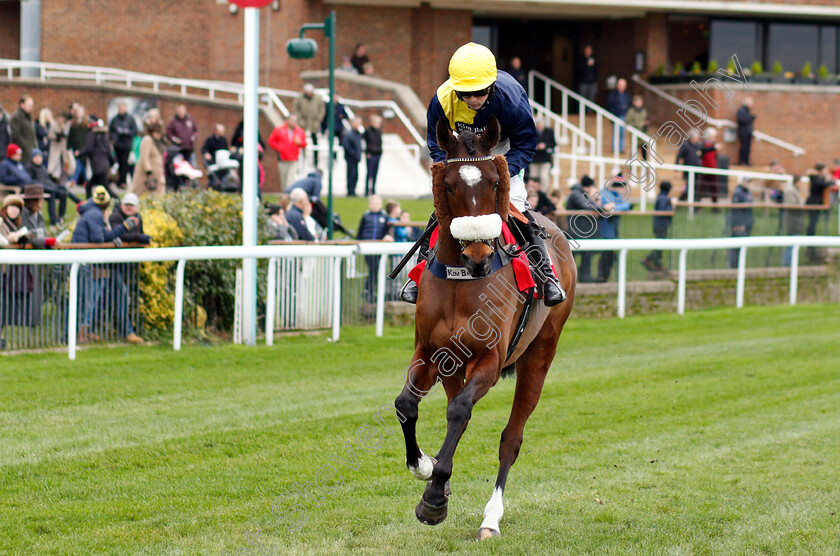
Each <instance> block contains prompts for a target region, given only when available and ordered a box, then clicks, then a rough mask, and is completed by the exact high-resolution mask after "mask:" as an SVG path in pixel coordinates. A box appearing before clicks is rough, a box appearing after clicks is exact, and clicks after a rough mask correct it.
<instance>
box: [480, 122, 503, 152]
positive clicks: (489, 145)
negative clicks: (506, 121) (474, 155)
mask: <svg viewBox="0 0 840 556" xmlns="http://www.w3.org/2000/svg"><path fill="white" fill-rule="evenodd" d="M501 135H502V126H501V125H499V120H497V119H496V116H490V120H489V121H488V122H487V128H485V130H484V133H482V134H481V146H482V151H484V152H490V151H491V150H493V147H495V146H496V145H497V144H498V142H499V137H501Z"/></svg>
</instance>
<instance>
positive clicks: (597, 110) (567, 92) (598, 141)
mask: <svg viewBox="0 0 840 556" xmlns="http://www.w3.org/2000/svg"><path fill="white" fill-rule="evenodd" d="M537 80H540V81H542V84H543V87H542V89H543V90H542V93H543V95H544V100H543V104H542V106H543V107H544V108H545V109H546V110H548V111H549V112H553V113H555V114H558V115H559V116H560V117H561V118H562V119H564V120H566V121H569V100H570V99H571V100H573V101H575V102H577V105H578V118H579V119H578V125H577V128H578V129H579V130H580V131H581V132H582V133H586V113H587V111H590V112H592V113H594V114H595V147H596V151H597V154H599V155H600V154H605V153H606V152H608V151H607V150H605V149H604V121H605V120H608V121H610V122H611V123H612V124H613V130H612V133H611V135H612V146H611V148H610V149H609V150H611V151H612V154H613V156H614V157H616V158H618V156H619V155H620V148H619V131H620V130H621V129H624V130H625V132H626V133H629V134H630V151H629V152H631V153H634V152H636V151H638V149H639V146H640V145H643V144H649V145H651V146H654V145H655V142H653V141H652V138H651V137H650V136H649V135H648V134H646V133H644V132H643V131H642V130H640V129H637V128H635V127H633V126H630V125H627V123H626V122H625V121H624V120H622V119H621V118H619V117H618V116H616V115H615V114H613V113H611V112H609V111H608V110H606V109H605V108H602V107H601V106H599V105H598V104H596V103H594V102H592V101H590V100H589V99H587V98H584V97H582V96H581V95H579V94H577V93H576V92H574V91H572V90H571V89H569V88H568V87H565V86H563V85H561V84H560V83H558V82H557V81H555V80H553V79H551V78H550V77H548V76H547V75H545V74H542V73H540V72H538V71H536V70H531V71H529V72H528V96H529V97H530V98H531V99H534V96H535V93H536V91H537ZM554 91H557V92H559V93H560V95H561V97H560V111H559V113H558V112H557V110H555V107H554V104H553V99H552V95H553V93H554Z"/></svg>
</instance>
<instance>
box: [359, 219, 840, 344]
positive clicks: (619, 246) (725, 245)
mask: <svg viewBox="0 0 840 556" xmlns="http://www.w3.org/2000/svg"><path fill="white" fill-rule="evenodd" d="M571 243H572V248H573V252H575V251H618V254H619V256H618V294H617V296H618V309H617V315H618V317H619V318H624V316H625V315H626V311H627V252H628V251H652V250H654V249H660V250H663V251H679V253H680V256H679V272H678V282H677V284H678V285H677V313H679V314H680V315H682V314H684V313H685V287H686V276H687V272H688V271H687V260H688V252H689V251H692V250H696V249H739V252H738V274H737V284H736V290H735V291H736V296H735V306H736V307H737V308H739V309H740V308H741V307H743V306H744V289H745V284H746V277H747V249H748V248H750V247H792V248H793V251H792V255H791V267H790V288H789V292H788V302H789V303H790V304H791V305H796V298H797V288H798V276H799V250H800V248H801V247H805V246H808V247H840V237H827V236H787V237H772V236H767V237H728V238H719V239H583V240H573V241H572V242H571ZM357 248H358V252H359V254H362V255H380V256H381V260H380V262H379V276H378V279H379V283H378V296H377V300H376V306H377V308H376V335H377V336H382V328H383V319H384V303H385V282H384V281H385V279H386V277H385V270H384V269H385V261H386V259H387V257H388V256H389V255H404V254H405V253H407V252H408V250H409V249H410V248H411V244H409V243H360V244H359V245H358V246H357Z"/></svg>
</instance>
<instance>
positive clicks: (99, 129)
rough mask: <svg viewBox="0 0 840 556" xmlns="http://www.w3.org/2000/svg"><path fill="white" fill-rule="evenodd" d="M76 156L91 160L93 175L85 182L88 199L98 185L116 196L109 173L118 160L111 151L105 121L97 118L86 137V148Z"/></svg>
mask: <svg viewBox="0 0 840 556" xmlns="http://www.w3.org/2000/svg"><path fill="white" fill-rule="evenodd" d="M76 158H79V159H82V160H84V159H88V160H90V169H91V173H92V176H91V178H90V179H89V180H88V181H87V182H86V183H85V193H86V194H87V197H88V199H89V198H90V197H91V195H92V191H93V188H94V187H96V186H97V185H101V186H103V187H104V188H105V189H107V190H108V195H109V196H110V197H111V198H114V192H113V191H111V187H110V185H109V184H108V175H109V174H110V173H111V166H112V165H113V164H114V163H115V162H116V161H117V159H116V158H115V157H114V155H113V154H112V153H111V141H110V139H108V128H107V127H105V122H103V121H102V120H97V121H96V124H95V125H94V126H93V129H91V132H90V133H88V136H87V139H85V148H83V149H82V150H81V151H77V152H76Z"/></svg>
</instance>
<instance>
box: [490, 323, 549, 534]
mask: <svg viewBox="0 0 840 556" xmlns="http://www.w3.org/2000/svg"><path fill="white" fill-rule="evenodd" d="M543 333H544V332H541V333H540V335H539V336H537V338H536V339H535V340H534V342H533V343H532V344H531V345H530V347H529V348H528V349H527V350H526V351H525V353H523V354H522V356H521V357H520V358H519V360H518V361H517V362H516V392H515V394H514V398H513V407H512V408H511V411H510V419H509V420H508V424H507V426H506V427H505V430H503V431H502V441H501V443H500V444H499V475H498V476H497V478H496V485H495V487H494V488H493V495H492V496H491V497H490V501H489V502H487V506H486V507H485V508H484V521H482V522H481V527H480V528H479V530H478V540H483V539H487V538H490V537H498V536H499V534H500V529H499V520H500V519H501V518H502V514H503V513H504V503H503V501H502V499H503V497H504V491H505V483H506V482H507V476H508V472H509V471H510V468H511V466H512V465H513V462H515V461H516V457H517V456H518V455H519V448H520V447H521V446H522V435H523V431H524V430H525V423H526V422H527V421H528V417H530V416H531V413H532V412H533V411H534V408H535V407H537V402H538V401H539V399H540V394H541V393H542V388H543V384H544V382H545V376H546V374H547V373H548V368H549V366H550V365H551V360H552V359H553V358H554V352H555V350H556V349H557V339H556V337H555V338H554V339H553V340H552V339H550V338H549V339H547V341H543V340H541V337H542V336H543Z"/></svg>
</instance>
